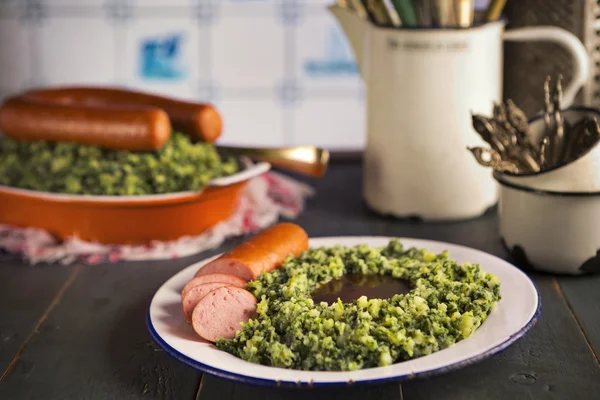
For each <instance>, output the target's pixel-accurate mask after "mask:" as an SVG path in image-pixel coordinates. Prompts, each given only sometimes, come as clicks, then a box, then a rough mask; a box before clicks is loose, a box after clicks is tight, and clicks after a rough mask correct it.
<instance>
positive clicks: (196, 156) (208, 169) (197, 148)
mask: <svg viewBox="0 0 600 400" xmlns="http://www.w3.org/2000/svg"><path fill="white" fill-rule="evenodd" d="M237 171H238V166H237V163H236V161H235V160H234V159H233V158H228V159H222V158H221V157H220V156H219V154H218V153H217V151H216V149H215V147H214V146H213V145H211V144H207V143H192V141H191V140H190V138H189V137H188V136H187V135H185V134H182V133H178V132H174V133H173V134H172V135H171V137H170V139H169V141H168V142H167V143H166V144H165V145H164V146H163V147H162V148H161V149H160V150H158V151H156V152H129V151H112V150H104V149H101V148H99V147H96V146H86V145H79V144H74V143H47V142H21V141H15V140H12V139H9V138H6V137H4V138H2V137H0V185H6V186H12V187H17V188H21V189H30V190H37V191H43V192H53V193H65V194H80V195H110V196H124V195H151V194H164V193H175V192H184V191H198V190H201V189H202V188H203V187H204V186H205V185H206V184H207V183H208V182H209V181H210V180H212V179H214V178H218V177H222V176H228V175H231V174H234V173H235V172H237Z"/></svg>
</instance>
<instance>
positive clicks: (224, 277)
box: [181, 274, 246, 299]
mask: <svg viewBox="0 0 600 400" xmlns="http://www.w3.org/2000/svg"><path fill="white" fill-rule="evenodd" d="M215 282H218V283H226V284H227V285H230V286H236V287H241V288H243V287H245V286H246V281H245V280H243V279H241V278H238V277H237V276H234V275H228V274H209V275H202V276H199V277H196V278H192V279H191V280H190V281H189V282H188V283H187V284H186V285H185V286H184V287H183V290H182V291H181V298H182V299H183V298H184V297H185V295H186V294H187V292H188V291H189V290H190V289H191V288H193V287H196V286H198V285H203V284H205V283H215Z"/></svg>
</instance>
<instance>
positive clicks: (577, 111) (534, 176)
mask: <svg viewBox="0 0 600 400" xmlns="http://www.w3.org/2000/svg"><path fill="white" fill-rule="evenodd" d="M561 114H562V116H563V118H564V119H565V121H566V122H568V123H570V124H575V123H576V122H577V121H578V120H579V119H581V118H582V117H585V116H593V117H597V118H598V119H599V120H600V110H598V109H595V108H588V107H570V108H567V109H565V110H563V111H562V112H561ZM529 129H530V132H531V138H532V141H533V142H534V143H539V142H540V141H541V140H542V138H543V136H544V133H545V132H544V131H545V123H544V118H543V115H539V116H536V117H534V118H533V119H532V120H531V121H530V123H529ZM500 177H501V179H502V181H503V182H507V183H512V184H514V185H517V186H524V187H528V188H531V189H538V190H542V191H553V192H561V193H562V192H566V193H578V192H597V191H600V142H599V143H596V144H595V145H594V146H593V147H592V148H590V149H588V150H587V151H586V152H585V153H583V154H581V156H580V157H579V158H578V159H577V160H575V161H572V162H570V163H569V164H566V165H561V166H557V167H555V168H552V169H548V170H546V171H542V172H534V173H525V174H524V173H520V174H514V173H510V172H502V173H500Z"/></svg>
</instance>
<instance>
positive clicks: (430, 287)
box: [217, 240, 500, 371]
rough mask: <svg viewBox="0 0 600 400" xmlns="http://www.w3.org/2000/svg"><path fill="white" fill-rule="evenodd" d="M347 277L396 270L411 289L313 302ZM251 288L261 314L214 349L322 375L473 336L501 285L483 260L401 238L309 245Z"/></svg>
mask: <svg viewBox="0 0 600 400" xmlns="http://www.w3.org/2000/svg"><path fill="white" fill-rule="evenodd" d="M345 274H366V275H373V274H380V275H390V276H393V277H395V278H399V279H405V280H407V281H409V282H410V283H411V286H412V290H411V291H410V293H408V294H398V295H395V296H393V297H392V298H390V299H367V298H366V297H361V298H359V299H358V300H355V301H354V302H352V303H351V304H350V303H348V304H344V303H342V302H341V301H338V302H337V303H334V304H327V303H319V304H315V303H314V301H313V300H312V298H311V293H312V292H313V291H314V290H315V289H316V288H317V287H319V286H320V285H323V284H325V283H326V282H329V281H330V280H332V279H337V278H340V277H341V276H343V275H345ZM247 289H248V290H250V291H251V292H252V293H253V294H254V295H255V296H256V298H257V299H258V300H259V303H258V306H257V313H258V316H257V318H255V319H252V320H250V321H248V322H247V323H245V324H244V326H243V328H242V329H241V330H240V331H239V332H238V333H237V335H236V337H235V338H234V339H232V340H223V339H221V340H219V341H218V342H217V346H218V347H219V348H220V349H222V350H225V351H227V352H229V353H231V354H233V355H236V356H238V357H240V358H242V359H244V360H247V361H250V362H253V363H258V364H263V365H270V366H274V367H281V368H291V369H299V370H316V371H352V370H358V369H361V368H372V367H382V366H386V365H390V364H393V363H397V362H401V361H405V360H409V359H412V358H417V357H421V356H425V355H428V354H431V353H433V352H435V351H438V350H442V349H444V348H447V347H449V346H452V345H453V344H454V343H456V342H458V341H460V340H463V339H466V338H468V337H469V336H470V335H471V334H473V332H474V331H475V330H476V329H477V328H478V327H479V326H480V325H481V324H482V323H483V322H484V321H485V320H486V318H487V317H488V315H489V314H490V312H491V311H492V310H493V308H494V306H495V305H496V303H497V302H498V301H499V300H500V282H499V281H498V279H497V278H496V277H495V276H493V275H491V274H488V273H486V272H484V271H483V270H482V269H481V268H480V266H479V265H475V264H469V263H466V264H463V265H459V264H457V263H456V262H455V261H452V260H449V259H448V255H447V254H446V253H442V254H439V255H436V254H433V253H431V252H429V251H427V250H422V249H414V248H411V249H404V248H403V247H402V245H401V243H400V242H398V241H397V240H394V241H391V242H390V243H389V244H388V245H387V246H386V247H385V248H370V247H367V246H364V245H363V246H356V247H352V248H340V247H334V248H319V249H311V250H309V251H306V252H304V253H303V254H302V255H300V256H299V257H297V258H294V257H290V258H288V259H287V260H286V262H285V263H284V265H283V267H282V268H281V269H278V270H275V271H273V272H270V273H266V274H263V275H261V276H260V277H259V279H258V280H256V281H253V282H250V283H249V284H248V287H247Z"/></svg>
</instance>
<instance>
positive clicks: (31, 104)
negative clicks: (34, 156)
mask: <svg viewBox="0 0 600 400" xmlns="http://www.w3.org/2000/svg"><path fill="white" fill-rule="evenodd" d="M173 128H175V129H177V130H180V131H182V132H184V133H188V134H190V135H191V136H193V137H194V138H196V139H199V140H202V141H205V142H209V143H212V142H214V141H215V140H216V139H217V138H218V137H219V136H220V134H221V131H222V129H223V123H222V120H221V117H220V115H219V113H218V112H217V111H216V110H215V109H214V107H212V106H211V105H209V104H200V103H191V102H185V101H179V100H174V99H171V98H168V97H163V96H157V95H152V94H148V93H144V92H139V91H133V90H125V89H116V88H94V87H66V88H54V89H44V90H36V91H30V92H26V93H24V94H22V95H19V96H15V97H11V98H9V99H8V100H6V101H5V102H4V104H3V105H2V106H1V107H0V131H1V132H3V133H4V134H5V135H6V136H8V137H11V138H13V139H16V140H23V141H37V140H41V141H50V142H75V143H80V144H88V145H97V146H101V147H104V148H107V149H111V150H130V151H155V150H158V149H159V148H161V147H162V146H163V145H164V144H165V143H166V142H167V140H168V139H169V137H170V134H171V131H172V129H173Z"/></svg>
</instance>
